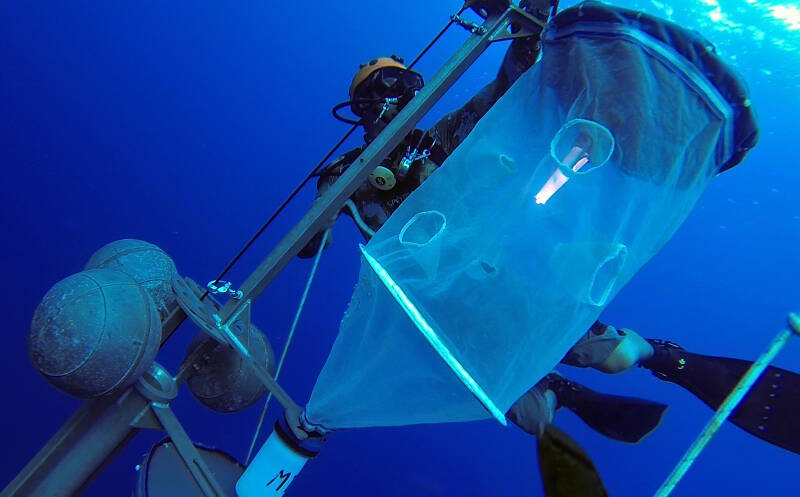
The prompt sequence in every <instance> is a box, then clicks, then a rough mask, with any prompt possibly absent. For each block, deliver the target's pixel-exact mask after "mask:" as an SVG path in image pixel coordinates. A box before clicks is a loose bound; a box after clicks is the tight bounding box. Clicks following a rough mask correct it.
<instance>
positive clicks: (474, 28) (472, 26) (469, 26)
mask: <svg viewBox="0 0 800 497" xmlns="http://www.w3.org/2000/svg"><path fill="white" fill-rule="evenodd" d="M450 20H451V21H453V22H454V23H456V24H458V25H459V26H461V27H462V28H464V29H466V30H468V31H469V32H470V33H472V34H474V35H482V34H484V33H486V28H484V27H483V26H480V25H478V24H476V23H474V22H472V21H468V20H466V19H464V18H463V17H461V16H460V15H458V14H450Z"/></svg>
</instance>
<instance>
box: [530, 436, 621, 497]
mask: <svg viewBox="0 0 800 497" xmlns="http://www.w3.org/2000/svg"><path fill="white" fill-rule="evenodd" d="M537 452H538V455H539V471H540V472H541V475H542V483H543V485H544V493H545V495H546V496H547V497H608V492H606V489H605V487H604V486H603V480H601V479H600V475H599V474H598V473H597V469H596V468H595V467H594V463H593V462H592V459H591V458H590V457H589V455H588V454H586V452H585V451H584V450H583V449H582V448H581V446H580V445H578V443H577V442H576V441H575V440H573V439H572V438H571V437H569V436H568V435H567V434H566V433H564V432H562V431H561V430H559V429H558V428H556V427H555V426H553V425H548V426H547V428H545V430H544V433H543V434H542V436H540V437H539V438H538V442H537Z"/></svg>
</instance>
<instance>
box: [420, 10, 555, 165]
mask: <svg viewBox="0 0 800 497" xmlns="http://www.w3.org/2000/svg"><path fill="white" fill-rule="evenodd" d="M531 4H537V5H536V6H533V5H531ZM538 4H541V5H542V6H538ZM544 5H546V6H547V7H546V8H545V7H544ZM550 6H551V1H550V0H532V1H525V0H523V1H522V2H520V7H522V8H524V9H525V11H526V12H528V13H530V14H532V15H534V16H536V17H539V18H540V19H543V20H546V18H547V15H548V13H549V12H550V8H551V7H550ZM543 16H544V17H543ZM540 50H541V44H540V35H539V34H535V35H531V36H527V37H524V38H515V39H514V40H513V41H512V42H511V45H510V46H509V47H508V50H507V51H506V54H505V57H504V58H503V63H502V64H501V65H500V70H499V71H498V72H497V76H496V77H495V79H494V81H492V82H491V83H489V84H488V85H486V86H484V87H483V88H482V89H481V90H480V91H479V92H478V93H476V94H475V95H474V96H473V97H472V98H471V99H470V100H469V101H468V102H467V103H466V104H464V105H463V106H462V107H461V108H460V109H458V110H456V111H453V112H450V113H449V114H447V115H446V116H444V117H443V118H442V119H440V120H439V122H437V123H436V124H435V125H434V126H433V128H432V129H431V134H432V135H433V137H434V138H435V139H436V141H437V143H438V144H439V145H440V146H441V147H442V148H443V149H444V151H445V153H446V154H447V155H450V154H451V153H452V152H453V150H455V149H456V147H458V145H459V144H460V143H461V141H463V140H464V138H466V137H467V135H468V134H469V133H470V132H471V131H472V128H474V127H475V125H476V124H477V122H478V120H480V119H481V118H482V117H483V116H484V115H485V114H486V112H488V111H489V109H490V108H491V107H492V105H494V103H495V102H497V100H499V99H500V97H502V96H503V95H504V94H505V92H506V91H508V89H509V88H510V87H511V85H512V84H514V82H515V81H516V80H517V79H518V78H519V77H520V76H521V75H522V74H523V73H524V72H525V71H527V70H528V69H530V67H531V66H532V65H533V64H534V63H535V62H536V60H537V59H538V57H539V52H540Z"/></svg>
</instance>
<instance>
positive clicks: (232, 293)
mask: <svg viewBox="0 0 800 497" xmlns="http://www.w3.org/2000/svg"><path fill="white" fill-rule="evenodd" d="M231 285H232V283H231V282H230V281H224V280H211V281H209V282H208V284H207V285H206V288H208V292H209V293H211V294H212V295H228V296H229V297H230V298H232V299H234V300H241V299H242V297H244V293H243V292H242V291H241V290H234V289H233V288H231Z"/></svg>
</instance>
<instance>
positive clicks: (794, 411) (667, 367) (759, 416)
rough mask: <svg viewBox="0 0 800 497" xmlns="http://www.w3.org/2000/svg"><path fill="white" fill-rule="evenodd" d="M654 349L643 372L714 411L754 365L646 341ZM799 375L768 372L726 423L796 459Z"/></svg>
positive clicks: (799, 441)
mask: <svg viewBox="0 0 800 497" xmlns="http://www.w3.org/2000/svg"><path fill="white" fill-rule="evenodd" d="M648 342H650V344H651V345H652V346H653V348H654V349H655V354H654V355H653V357H652V358H650V359H647V360H645V361H642V362H641V366H642V367H645V368H647V369H649V370H650V371H652V372H653V375H654V376H656V377H657V378H660V379H662V380H664V381H669V382H672V383H675V384H678V385H680V386H681V387H683V388H685V389H686V390H688V391H690V392H691V393H693V394H694V395H695V396H697V398H699V399H700V400H702V401H703V402H704V403H705V404H706V405H707V406H709V407H711V408H712V409H715V410H716V409H717V408H718V407H719V406H720V404H721V403H722V401H723V400H725V398H726V397H727V396H728V394H729V393H730V392H731V390H732V389H733V387H734V386H736V384H737V383H738V382H739V380H740V379H741V378H742V376H744V373H745V371H747V369H748V368H749V367H750V365H751V364H753V363H752V362H751V361H744V360H741V359H732V358H729V357H716V356H707V355H701V354H693V353H691V352H688V351H686V350H684V349H683V348H682V347H680V346H679V345H677V344H675V343H672V342H669V341H666V340H653V339H648ZM798 414H800V375H798V374H796V373H793V372H791V371H787V370H785V369H781V368H776V367H773V366H769V367H767V369H766V370H765V371H764V373H763V374H762V375H761V377H760V378H759V379H758V381H756V383H755V385H753V388H752V389H751V390H750V392H749V393H748V394H747V395H746V396H745V397H744V399H742V402H741V404H739V406H738V407H737V408H736V409H734V411H733V412H732V413H731V416H730V418H728V420H729V421H730V422H732V423H733V424H735V425H736V426H738V427H739V428H742V429H743V430H745V431H747V432H749V433H750V434H752V435H754V436H756V437H758V438H760V439H762V440H765V441H767V442H769V443H771V444H773V445H777V446H778V447H782V448H784V449H786V450H789V451H792V452H794V453H796V454H800V416H798Z"/></svg>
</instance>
